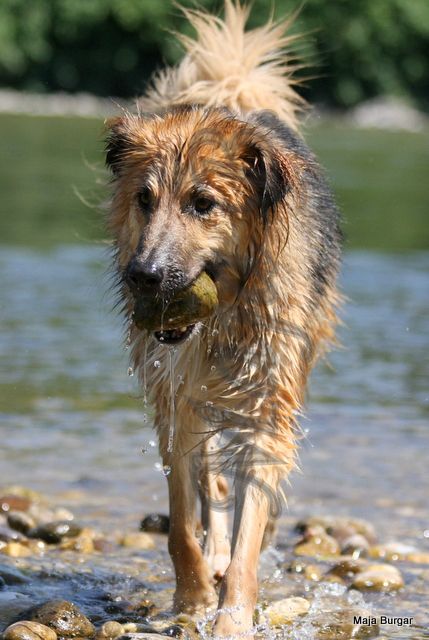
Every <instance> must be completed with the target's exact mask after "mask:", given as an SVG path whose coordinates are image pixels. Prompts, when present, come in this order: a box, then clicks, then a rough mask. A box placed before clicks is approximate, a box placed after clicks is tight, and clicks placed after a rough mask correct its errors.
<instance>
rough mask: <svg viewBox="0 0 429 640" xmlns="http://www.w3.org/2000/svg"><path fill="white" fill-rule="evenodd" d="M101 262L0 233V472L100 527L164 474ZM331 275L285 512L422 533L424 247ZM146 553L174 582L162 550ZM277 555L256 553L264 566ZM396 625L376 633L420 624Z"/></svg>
mask: <svg viewBox="0 0 429 640" xmlns="http://www.w3.org/2000/svg"><path fill="white" fill-rule="evenodd" d="M107 264H108V258H107V253H106V251H105V250H104V249H103V248H101V247H93V246H76V247H70V246H67V247H65V246H64V247H57V248H55V249H54V250H51V251H50V252H47V253H41V252H37V251H33V250H30V249H17V248H14V249H12V248H11V249H7V248H3V249H1V252H0V266H1V272H2V279H1V283H0V289H1V300H2V306H1V325H2V331H1V334H0V357H1V374H2V378H1V381H0V394H1V398H2V408H1V415H0V418H1V436H2V447H1V451H0V472H1V476H0V485H6V484H10V483H13V484H19V485H24V486H29V487H31V488H33V489H36V490H37V491H40V492H41V493H43V494H44V495H47V496H48V497H50V498H52V499H53V500H57V501H58V500H59V501H62V503H64V502H67V500H69V503H71V504H72V508H73V510H74V511H75V512H76V514H77V515H78V517H79V519H80V520H83V521H84V522H85V523H87V524H92V525H95V526H98V527H100V528H102V529H106V528H117V527H126V526H133V527H134V528H135V527H137V525H138V522H139V519H140V518H141V516H142V515H143V514H144V513H146V512H148V511H154V510H155V511H165V510H166V508H167V505H166V486H165V485H166V483H165V478H164V477H163V475H162V473H161V472H160V471H159V470H157V468H156V463H157V462H158V457H157V451H156V448H155V447H154V446H151V440H152V433H151V431H150V429H149V428H147V427H145V426H144V424H143V420H142V413H143V409H142V402H141V399H139V397H138V396H139V394H140V393H141V392H140V391H139V389H138V388H137V387H136V384H135V380H134V378H132V377H129V376H127V367H128V364H127V360H126V354H125V352H124V350H123V348H122V346H121V341H122V336H121V321H120V319H118V318H116V317H115V315H114V313H113V312H112V311H111V307H112V300H111V298H110V297H109V295H108V294H106V293H105V292H106V290H107V278H106V277H105V275H104V273H105V270H106V267H107ZM342 287H343V291H344V293H345V294H346V296H347V297H348V302H347V304H346V306H345V308H344V311H343V320H344V326H343V327H342V328H341V330H340V340H341V343H342V347H341V349H338V350H337V351H335V352H334V353H332V354H331V355H330V357H329V366H328V364H326V363H322V364H319V366H318V367H317V369H316V371H315V373H314V374H313V377H312V381H311V385H310V392H309V399H308V404H307V413H306V417H305V418H304V420H303V426H304V428H305V429H306V430H308V432H307V438H306V441H305V442H303V444H302V448H301V468H302V473H294V474H293V476H292V478H291V487H290V489H289V507H288V512H287V513H285V514H284V516H283V525H284V526H285V527H287V525H288V523H290V522H291V521H295V520H296V519H297V518H299V517H301V516H304V515H315V514H319V513H320V514H342V515H350V516H359V517H364V518H367V519H369V520H370V521H371V522H373V523H374V524H375V526H376V529H377V531H378V532H379V534H380V537H381V538H382V539H383V540H389V539H392V540H401V541H402V542H408V543H411V544H414V545H416V546H418V547H420V548H422V549H424V548H426V549H428V542H429V540H428V537H425V535H426V536H429V518H428V478H429V476H428V452H429V430H428V426H429V420H428V418H429V385H428V380H429V358H428V353H429V253H424V252H422V253H413V254H409V255H405V254H397V255H388V254H376V253H364V252H353V253H349V254H347V255H346V257H345V264H344V269H343V276H342ZM166 355H167V354H166ZM178 373H180V372H178ZM142 449H148V451H147V452H146V453H144V454H143V453H142ZM67 496H68V498H67ZM424 532H426V534H425V533H424ZM280 539H281V536H280ZM117 561H118V560H117V559H115V560H113V559H111V561H110V562H111V564H110V565H109V561H108V560H106V561H104V564H103V563H101V564H99V566H98V567H96V568H95V569H94V570H95V571H98V572H99V575H102V574H103V572H106V571H107V572H109V571H110V572H112V567H113V564H114V562H117ZM153 562H154V563H155V565H156V566H157V567H158V568H159V567H161V566H162V567H163V569H162V570H163V571H164V572H166V573H165V575H166V580H170V583H171V568H170V564H169V561H168V558H167V556H166V552H165V550H164V551H162V552H159V555H158V556H155V557H154V558H153ZM273 562H275V558H274V559H273V557H271V559H270V557H269V556H267V559H266V560H265V563H266V567H267V568H266V571H267V572H268V574H269V575H270V571H272V564H273ZM270 563H271V564H270ZM152 570H153V568H152ZM428 579H429V572H428V575H426V582H425V584H426V587H425V588H423V587H422V586H421V584H422V583H421V581H420V582H419V580H420V578H419V579H418V578H415V579H413V580H414V581H413V580H412V581H411V583H412V585H414V586H413V587H412V588H411V591H409V592H407V594H406V595H403V596H399V595H398V596H397V602H396V604H395V607H396V609H395V611H396V610H397V611H396V613H395V615H399V609H402V610H403V611H404V615H412V610H415V611H420V613H421V612H422V611H424V609H425V606H426V605H424V604H423V603H424V602H426V603H427V601H428V599H429V588H428V585H427V580H428ZM130 580H131V578H130ZM170 583H169V584H170ZM274 583H275V581H274V582H273V584H274ZM70 584H72V583H69V584H68V587H67V588H66V587H64V589H68V590H69V591H70V589H71V591H73V589H72V588H71V587H70ZM81 586H82V583H81ZM170 587H171V584H170ZM41 588H42V587H41ZM46 588H47V587H46ZM124 588H125V587H124ZM49 589H50V590H51V591H52V590H53V591H55V588H54V587H52V585H51V586H50V587H49ZM272 589H273V590H274V591H275V588H274V587H272ZM51 591H50V592H49V593H50V594H51ZM51 595H52V594H51ZM57 595H58V594H57ZM62 595H65V596H67V595H68V593H65V594H62ZM170 595H171V594H170ZM401 598H402V600H401ZM389 606H390V605H389ZM413 608H414V609H413ZM407 612H408V613H407ZM401 633H402V635H400V634H399V635H398V634H397V633H396V632H394V631H392V632H391V633H390V635H389V632H386V633H384V637H392V638H393V637H394V638H422V637H426V636H425V635H419V634H423V632H422V631H419V632H417V631H414V632H406V631H403V632H401ZM407 633H408V635H407ZM409 633H411V635H409ZM413 634H414V635H413ZM303 637H304V636H303ZM308 637H310V636H308ZM428 637H429V636H428Z"/></svg>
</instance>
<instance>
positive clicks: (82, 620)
mask: <svg viewBox="0 0 429 640" xmlns="http://www.w3.org/2000/svg"><path fill="white" fill-rule="evenodd" d="M29 613H30V617H31V618H32V620H36V621H37V622H41V623H42V624H46V625H47V626H48V627H50V628H51V629H54V631H55V632H56V633H57V635H59V636H61V637H64V638H76V637H77V636H80V637H83V638H85V637H87V638H92V637H93V636H94V634H95V628H94V625H93V624H92V623H91V622H90V621H89V620H88V618H87V617H86V616H85V615H84V614H83V613H82V612H81V611H80V609H78V607H77V606H76V605H74V604H73V603H72V602H68V601H67V600H50V601H48V602H45V603H44V604H42V605H40V606H38V607H34V608H33V609H32V610H31V611H30V612H29Z"/></svg>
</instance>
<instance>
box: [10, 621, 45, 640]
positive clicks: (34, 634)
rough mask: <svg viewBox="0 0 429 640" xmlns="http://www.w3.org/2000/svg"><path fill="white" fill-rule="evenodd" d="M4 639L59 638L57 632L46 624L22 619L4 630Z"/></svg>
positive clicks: (34, 639) (40, 639) (39, 639)
mask: <svg viewBox="0 0 429 640" xmlns="http://www.w3.org/2000/svg"><path fill="white" fill-rule="evenodd" d="M3 640H57V634H56V633H55V631H54V630H53V629H50V628H49V627H47V626H46V625H44V624H40V623H39V622H34V621H33V620H21V621H20V622H15V624H11V625H10V627H7V629H6V630H5V631H4V632H3Z"/></svg>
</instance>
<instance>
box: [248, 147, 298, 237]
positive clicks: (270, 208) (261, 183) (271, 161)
mask: <svg viewBox="0 0 429 640" xmlns="http://www.w3.org/2000/svg"><path fill="white" fill-rule="evenodd" d="M242 158H243V160H244V162H245V163H246V165H247V169H246V174H247V177H248V179H249V180H250V182H251V183H252V186H253V188H254V190H255V193H256V195H257V197H258V199H259V207H260V212H261V216H262V221H263V223H264V225H265V224H267V223H268V222H269V221H270V220H271V218H272V216H273V215H274V212H275V209H276V206H277V205H278V204H279V203H280V202H282V201H283V199H284V198H285V197H286V195H287V193H288V192H289V191H290V188H291V182H292V172H291V167H290V164H289V163H288V162H287V159H286V158H285V157H283V155H282V154H281V153H279V152H278V151H277V150H276V148H275V146H274V144H271V143H270V141H269V140H268V139H265V137H264V138H262V137H261V139H260V140H258V141H254V142H252V143H251V144H250V146H249V147H248V148H247V149H246V151H245V153H244V154H243V156H242Z"/></svg>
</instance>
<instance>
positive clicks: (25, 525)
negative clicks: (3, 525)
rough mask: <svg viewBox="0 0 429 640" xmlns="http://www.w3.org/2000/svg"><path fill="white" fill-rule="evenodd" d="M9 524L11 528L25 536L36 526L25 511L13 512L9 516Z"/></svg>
mask: <svg viewBox="0 0 429 640" xmlns="http://www.w3.org/2000/svg"><path fill="white" fill-rule="evenodd" d="M7 523H8V525H9V527H11V528H12V529H15V531H19V533H22V534H24V535H27V533H28V532H29V531H30V529H33V527H35V526H36V522H35V520H34V519H33V518H32V517H31V516H30V515H29V514H28V513H25V512H24V511H11V512H10V513H9V514H8V516H7Z"/></svg>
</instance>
